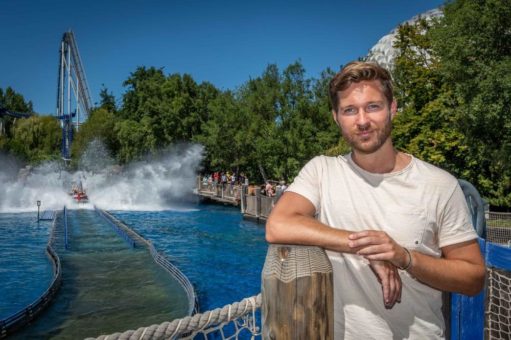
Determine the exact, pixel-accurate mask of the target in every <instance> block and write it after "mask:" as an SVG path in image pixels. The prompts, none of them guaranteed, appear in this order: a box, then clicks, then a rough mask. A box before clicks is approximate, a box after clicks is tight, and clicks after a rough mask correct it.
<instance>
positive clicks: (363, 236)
mask: <svg viewBox="0 0 511 340" xmlns="http://www.w3.org/2000/svg"><path fill="white" fill-rule="evenodd" d="M349 239H350V240H351V241H350V242H349V245H350V246H351V247H353V249H359V250H358V252H357V253H358V254H360V255H363V256H365V257H366V258H367V259H369V260H381V261H390V262H392V263H393V264H394V265H396V266H398V267H405V266H407V265H408V262H409V261H411V263H410V267H409V268H408V272H409V273H410V274H412V275H413V276H414V277H415V278H417V279H418V280H419V281H421V282H423V283H425V284H427V285H429V286H431V287H433V288H436V289H438V290H442V291H447V292H456V293H461V294H465V295H476V294H478V293H479V292H480V291H481V289H482V288H483V286H484V278H485V274H486V269H485V265H484V260H483V257H482V255H481V251H480V249H479V245H478V243H477V241H476V240H471V241H467V242H462V243H458V244H454V245H450V246H447V247H443V248H442V257H441V258H436V257H433V256H429V255H425V254H422V253H420V252H417V251H410V257H408V254H407V253H406V251H405V250H404V248H403V247H401V246H400V245H398V244H397V243H396V242H395V241H394V240H393V239H392V238H391V237H390V236H388V235H387V234H386V233H385V232H382V231H370V230H367V231H363V232H359V233H354V234H352V235H350V236H349Z"/></svg>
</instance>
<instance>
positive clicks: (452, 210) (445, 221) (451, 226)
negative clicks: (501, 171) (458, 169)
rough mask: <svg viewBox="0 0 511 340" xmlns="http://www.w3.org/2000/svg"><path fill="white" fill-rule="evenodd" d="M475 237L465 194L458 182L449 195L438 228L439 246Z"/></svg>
mask: <svg viewBox="0 0 511 340" xmlns="http://www.w3.org/2000/svg"><path fill="white" fill-rule="evenodd" d="M476 238H477V233H476V231H475V229H474V226H473V225H472V218H471V215H470V211H469V210H468V206H467V201H466V200H465V195H464V194H463V191H462V190H461V187H460V186H459V184H456V187H455V189H454V191H453V193H452V195H451V196H450V197H449V199H448V201H447V203H446V205H445V209H444V212H443V215H442V216H441V223H440V229H439V246H440V248H442V247H445V246H449V245H452V244H456V243H461V242H465V241H470V240H473V239H476Z"/></svg>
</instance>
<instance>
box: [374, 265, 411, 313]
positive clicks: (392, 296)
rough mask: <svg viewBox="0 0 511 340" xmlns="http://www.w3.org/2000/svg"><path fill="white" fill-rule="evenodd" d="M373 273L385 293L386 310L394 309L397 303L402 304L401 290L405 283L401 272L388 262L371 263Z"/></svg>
mask: <svg viewBox="0 0 511 340" xmlns="http://www.w3.org/2000/svg"><path fill="white" fill-rule="evenodd" d="M369 263H370V266H371V269H372V271H373V273H374V274H375V275H376V278H377V279H378V282H380V284H381V287H382V292H383V303H384V305H385V308H388V309H390V308H392V307H394V305H395V304H396V302H398V303H399V302H401V289H402V286H403V283H402V282H401V277H400V276H399V271H398V269H397V268H396V266H394V265H393V264H392V263H390V262H388V261H370V262H369Z"/></svg>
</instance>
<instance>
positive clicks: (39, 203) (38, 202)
mask: <svg viewBox="0 0 511 340" xmlns="http://www.w3.org/2000/svg"><path fill="white" fill-rule="evenodd" d="M40 206H41V201H39V200H37V222H39V207H40Z"/></svg>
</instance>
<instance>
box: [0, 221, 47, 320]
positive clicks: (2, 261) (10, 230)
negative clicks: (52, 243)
mask: <svg viewBox="0 0 511 340" xmlns="http://www.w3.org/2000/svg"><path fill="white" fill-rule="evenodd" d="M50 230H51V222H43V221H40V222H39V223H37V213H22V214H0V245H1V246H0V319H5V318H6V317H8V316H9V315H12V314H14V313H16V312H17V311H19V310H21V309H22V308H24V307H26V306H27V305H29V304H30V303H32V302H34V301H35V300H36V299H37V298H39V296H41V294H43V293H44V292H45V291H46V289H47V288H48V287H49V285H50V283H51V280H52V279H53V272H52V271H53V265H52V262H51V261H50V259H49V258H48V257H47V256H46V244H47V243H48V237H49V232H50Z"/></svg>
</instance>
